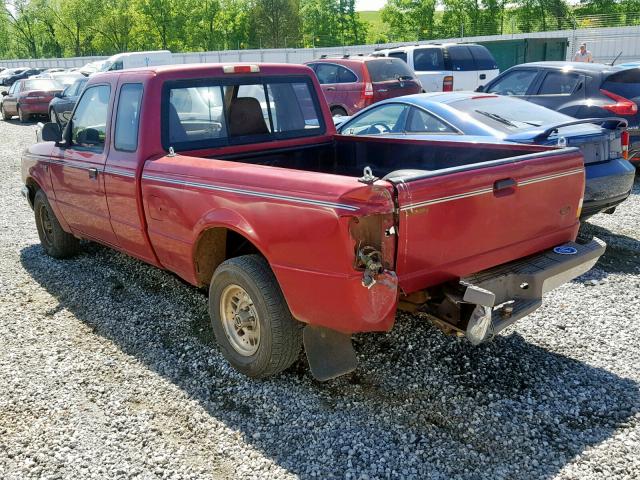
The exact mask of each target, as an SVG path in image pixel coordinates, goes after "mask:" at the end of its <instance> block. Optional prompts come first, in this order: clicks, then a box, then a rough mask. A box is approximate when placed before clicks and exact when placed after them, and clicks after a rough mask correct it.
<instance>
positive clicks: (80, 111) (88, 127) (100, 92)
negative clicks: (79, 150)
mask: <svg viewBox="0 0 640 480" xmlns="http://www.w3.org/2000/svg"><path fill="white" fill-rule="evenodd" d="M110 95H111V87H109V86H108V85H97V86H95V87H89V88H87V89H86V90H85V91H84V94H83V95H82V98H81V99H80V101H79V102H78V106H77V107H76V110H75V113H74V114H73V118H72V119H71V145H72V146H76V147H83V148H87V149H90V150H92V151H95V152H102V150H103V149H104V142H105V137H106V131H107V118H108V111H109V97H110Z"/></svg>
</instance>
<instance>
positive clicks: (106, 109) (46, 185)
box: [22, 64, 604, 380]
mask: <svg viewBox="0 0 640 480" xmlns="http://www.w3.org/2000/svg"><path fill="white" fill-rule="evenodd" d="M383 121H384V120H380V122H383ZM40 135H41V138H42V139H43V140H46V141H47V142H45V143H38V144H36V145H33V146H31V147H30V148H29V149H28V150H27V151H26V152H24V154H23V157H22V179H23V182H24V184H23V185H24V186H23V189H22V193H23V195H24V196H25V197H26V198H27V199H28V201H29V203H30V204H31V206H32V207H33V208H34V211H35V221H36V227H37V229H38V235H39V237H40V240H41V243H42V247H43V250H44V251H45V252H46V253H47V254H49V255H51V256H52V257H55V258H63V257H68V256H71V255H73V254H74V253H76V252H77V251H78V249H79V243H78V239H80V238H86V239H91V240H95V241H97V242H100V243H103V244H105V245H109V246H111V247H113V248H115V249H117V250H120V251H122V252H125V253H127V254H129V255H132V256H134V257H136V258H139V259H141V260H142V261H145V262H148V263H150V264H152V265H155V266H157V267H160V268H164V269H166V270H169V271H172V272H175V273H176V274H177V275H179V276H180V277H181V278H183V279H184V280H186V281H187V282H189V283H191V284H193V285H196V286H199V287H207V286H209V314H210V316H211V322H212V327H213V331H214V333H215V336H216V339H217V341H218V343H219V345H220V350H221V352H222V353H223V354H224V355H225V357H226V358H227V359H228V360H229V362H230V363H231V364H232V365H233V366H234V367H235V368H236V369H238V370H239V371H241V372H243V373H245V374H247V375H250V376H254V377H264V376H268V375H273V374H275V373H277V372H279V371H281V370H284V369H285V368H287V367H288V366H289V365H291V364H292V363H293V362H294V361H296V360H297V359H298V356H299V352H300V349H301V348H302V344H303V342H304V348H305V351H306V353H307V358H308V359H309V365H310V367H311V372H312V373H313V375H314V376H316V378H319V379H322V380H326V379H328V378H333V377H335V376H337V375H340V374H343V373H346V372H348V371H350V370H352V369H353V368H355V363H356V355H355V352H354V350H353V346H352V344H351V334H352V333H354V332H384V331H388V330H389V329H390V328H391V327H392V326H393V324H394V321H395V313H396V310H397V309H398V308H405V309H409V310H411V309H418V308H420V309H423V311H425V312H426V313H428V314H429V315H430V317H429V318H432V319H433V321H434V323H436V324H437V325H440V326H441V327H442V328H443V329H444V330H445V331H447V332H454V333H457V334H460V335H466V336H467V337H468V338H469V340H470V341H472V342H474V343H480V342H482V341H486V340H489V339H490V338H492V337H493V336H494V335H495V334H497V333H498V332H499V331H501V330H502V329H503V328H505V327H506V326H508V325H510V324H511V323H513V322H515V321H516V320H518V319H519V318H522V317H523V316H525V315H527V314H529V313H530V312H532V311H533V310H535V309H536V308H537V307H539V306H540V305H541V304H542V295H543V293H544V292H547V291H549V290H551V289H552V288H554V287H556V286H558V285H560V284H561V283H564V282H567V281H569V280H571V279H572V278H574V277H576V276H577V275H580V274H581V273H583V272H585V271H586V270H588V269H589V268H590V267H591V266H592V265H593V264H594V263H595V262H596V261H597V259H598V257H599V256H600V255H602V253H603V252H604V244H603V243H602V242H600V241H599V240H597V239H594V240H593V241H592V242H590V243H584V244H583V243H575V242H573V240H575V239H576V234H577V232H578V227H579V225H580V223H579V221H578V218H579V216H580V208H581V205H582V196H583V193H584V165H583V163H584V160H583V156H582V154H581V153H580V150H578V149H577V148H570V149H567V148H565V149H557V148H555V147H548V146H540V145H518V144H514V143H507V142H497V143H496V142H491V143H482V142H481V141H478V140H475V141H470V140H469V139H468V137H466V136H465V135H460V136H459V138H458V139H457V140H456V139H453V140H447V141H441V140H437V139H436V140H427V141H425V140H415V139H410V138H381V137H379V136H378V137H376V136H346V135H338V134H336V130H335V127H334V125H333V122H332V118H331V114H330V112H329V108H328V106H327V104H326V103H325V102H324V101H323V99H322V94H321V93H320V85H319V84H318V81H317V79H316V78H315V76H314V75H313V72H312V71H311V69H309V68H307V67H305V66H302V65H277V64H267V65H255V64H254V65H227V64H223V65H221V64H213V65H206V64H201V65H173V66H163V67H153V68H147V69H135V70H122V71H118V72H108V73H101V74H97V75H94V76H92V77H91V78H90V79H89V81H88V82H87V86H86V87H85V89H84V90H83V92H82V94H81V96H80V99H79V100H78V103H77V104H76V106H75V109H74V111H73V114H72V118H71V121H70V123H68V124H67V127H66V128H65V129H64V130H63V131H60V126H59V125H58V124H54V123H47V124H45V125H44V126H43V127H42V130H41V132H40ZM374 175H375V176H374ZM377 177H379V178H377ZM98 290H99V288H98ZM99 300H100V299H99V296H98V298H97V299H96V301H99ZM576 320H578V318H576Z"/></svg>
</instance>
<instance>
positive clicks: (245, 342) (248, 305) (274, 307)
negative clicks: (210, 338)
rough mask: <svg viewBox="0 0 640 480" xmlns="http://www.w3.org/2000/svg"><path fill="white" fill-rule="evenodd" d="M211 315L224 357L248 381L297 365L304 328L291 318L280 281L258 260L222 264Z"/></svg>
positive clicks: (213, 288)
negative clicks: (246, 376)
mask: <svg viewBox="0 0 640 480" xmlns="http://www.w3.org/2000/svg"><path fill="white" fill-rule="evenodd" d="M209 315H210V317H211V322H212V325H213V331H214V333H215V336H216V340H217V342H218V344H219V345H220V349H221V351H222V354H223V355H224V356H225V358H226V359H227V360H228V361H229V363H230V364H231V365H232V366H233V367H234V368H235V369H236V370H238V371H240V372H242V373H243V374H245V375H248V376H250V377H258V378H259V377H268V376H270V375H275V374H276V373H279V372H281V371H283V370H285V369H286V368H288V367H289V366H290V365H291V364H292V363H293V362H295V361H296V360H297V359H298V355H299V354H300V349H301V347H302V328H301V327H302V324H300V323H298V322H297V321H296V320H295V319H294V318H293V317H292V316H291V312H290V311H289V307H288V306H287V303H286V301H285V299H284V296H283V295H282V291H281V290H280V286H279V285H278V281H277V280H276V277H275V275H274V274H273V272H272V271H271V268H269V265H268V264H267V262H266V260H265V259H264V258H262V257H261V256H259V255H244V256H241V257H236V258H232V259H229V260H227V261H225V262H223V263H221V264H220V266H219V267H218V268H217V269H216V271H215V273H214V274H213V278H212V280H211V287H210V289H209Z"/></svg>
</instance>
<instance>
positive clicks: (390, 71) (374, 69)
mask: <svg viewBox="0 0 640 480" xmlns="http://www.w3.org/2000/svg"><path fill="white" fill-rule="evenodd" d="M365 64H366V66H367V70H368V71H369V76H370V77H371V81H372V82H387V81H389V80H398V78H405V79H406V78H414V77H415V75H414V73H413V72H412V71H411V69H410V68H409V66H408V65H407V64H406V63H405V62H404V61H403V60H400V59H399V58H389V57H380V58H376V59H374V60H367V61H366V62H365Z"/></svg>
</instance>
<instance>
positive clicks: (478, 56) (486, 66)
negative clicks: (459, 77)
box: [469, 45, 498, 70]
mask: <svg viewBox="0 0 640 480" xmlns="http://www.w3.org/2000/svg"><path fill="white" fill-rule="evenodd" d="M469 50H470V51H471V55H472V56H473V58H474V59H475V61H476V68H477V69H478V70H495V69H497V68H498V64H497V63H496V60H495V58H493V55H491V52H490V51H489V50H488V49H487V47H483V46H481V45H470V46H469Z"/></svg>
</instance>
